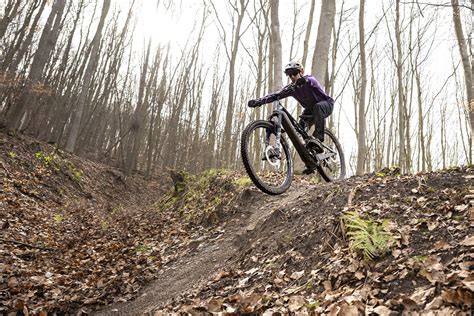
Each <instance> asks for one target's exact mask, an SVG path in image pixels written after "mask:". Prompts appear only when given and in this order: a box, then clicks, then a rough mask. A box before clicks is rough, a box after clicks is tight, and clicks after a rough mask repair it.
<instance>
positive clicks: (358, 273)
mask: <svg viewBox="0 0 474 316" xmlns="http://www.w3.org/2000/svg"><path fill="white" fill-rule="evenodd" d="M354 276H355V277H356V278H357V279H358V280H362V279H363V278H365V274H364V273H363V272H362V271H356V273H354Z"/></svg>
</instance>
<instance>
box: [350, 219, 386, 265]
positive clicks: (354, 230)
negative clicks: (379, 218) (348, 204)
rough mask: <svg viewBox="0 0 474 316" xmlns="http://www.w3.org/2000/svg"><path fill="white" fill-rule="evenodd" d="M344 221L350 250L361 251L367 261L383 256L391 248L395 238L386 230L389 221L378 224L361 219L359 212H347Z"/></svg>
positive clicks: (370, 220)
mask: <svg viewBox="0 0 474 316" xmlns="http://www.w3.org/2000/svg"><path fill="white" fill-rule="evenodd" d="M342 220H343V222H344V227H345V230H346V231H347V236H348V237H349V240H350V249H351V250H353V251H361V252H362V253H363V255H364V257H365V258H366V259H368V260H373V259H374V258H376V257H379V256H382V255H383V254H384V253H385V252H386V251H387V250H388V249H389V248H390V246H391V242H392V241H393V239H394V238H393V236H392V235H391V234H390V233H389V232H387V231H386V230H385V229H386V227H387V226H388V224H389V221H388V220H384V221H383V222H382V223H378V222H375V221H374V220H372V219H370V218H369V219H363V218H361V217H360V215H359V213H357V212H346V213H345V214H344V215H342Z"/></svg>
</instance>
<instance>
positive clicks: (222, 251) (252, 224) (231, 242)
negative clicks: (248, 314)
mask: <svg viewBox="0 0 474 316" xmlns="http://www.w3.org/2000/svg"><path fill="white" fill-rule="evenodd" d="M302 194H304V193H302V190H301V188H300V189H298V188H296V186H294V187H292V188H290V190H288V192H287V193H285V194H283V195H280V196H269V195H266V194H263V193H261V192H259V191H257V190H256V189H251V190H248V191H247V192H246V196H244V197H241V199H242V200H244V204H245V205H246V206H247V207H246V208H245V206H244V208H243V209H242V210H240V211H239V212H236V214H235V215H234V216H233V218H231V219H230V220H228V221H226V223H225V226H223V227H221V228H218V229H217V233H216V234H217V236H213V237H211V238H209V239H207V240H201V241H196V242H195V243H194V248H195V249H194V250H193V251H191V252H190V253H189V254H188V255H186V256H185V257H183V258H181V259H179V260H177V261H174V262H171V263H169V264H168V265H165V266H164V267H163V269H162V270H161V272H160V273H161V274H160V275H159V276H158V277H157V279H156V280H154V281H153V282H152V283H151V284H149V285H148V286H145V287H144V288H143V289H142V290H141V291H140V294H139V296H138V297H137V298H136V299H135V300H132V301H130V302H124V303H118V304H113V305H109V306H107V307H105V308H104V309H102V310H99V311H97V312H95V313H93V315H141V314H144V313H145V314H146V313H151V312H152V311H153V310H154V309H156V308H157V307H158V306H161V305H163V304H165V303H166V302H167V301H169V300H171V299H173V298H174V297H177V296H178V295H180V294H183V293H186V292H189V291H193V290H195V289H199V288H201V287H202V286H203V285H204V284H205V283H206V282H207V281H208V280H209V279H211V278H213V277H214V276H215V275H216V274H217V273H218V272H219V271H221V270H223V269H224V268H225V267H226V266H227V265H228V264H229V263H230V261H231V259H233V258H234V255H235V254H236V253H237V251H238V249H239V248H240V247H241V244H240V241H242V240H243V239H244V236H245V234H247V233H249V232H251V231H252V230H254V229H255V228H256V227H258V226H259V224H260V223H263V222H265V220H266V219H267V218H268V217H269V216H271V215H272V214H273V212H275V211H276V210H278V209H279V207H281V205H286V204H287V203H289V202H290V201H293V200H295V199H297V198H298V197H299V196H301V195H302Z"/></svg>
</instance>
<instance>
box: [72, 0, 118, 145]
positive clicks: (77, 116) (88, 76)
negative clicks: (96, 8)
mask: <svg viewBox="0 0 474 316" xmlns="http://www.w3.org/2000/svg"><path fill="white" fill-rule="evenodd" d="M109 7H110V0H104V4H103V7H102V14H101V16H100V21H99V25H98V26H97V30H96V33H95V35H94V38H93V39H92V42H91V44H90V46H91V53H90V56H89V60H88V62H87V68H86V71H85V73H84V78H83V84H82V91H81V93H80V94H79V99H78V101H77V108H76V109H75V112H74V115H73V117H72V124H71V130H70V132H69V137H68V141H67V144H66V150H68V151H70V152H73V151H74V150H75V147H76V141H77V138H78V136H79V128H80V126H81V121H82V115H83V113H84V107H85V105H86V104H85V103H86V99H87V96H88V92H89V89H90V86H91V82H92V76H93V72H94V70H95V68H96V66H97V62H98V59H99V54H100V50H99V48H100V41H101V38H102V30H103V28H104V24H105V17H106V16H107V12H108V11H109Z"/></svg>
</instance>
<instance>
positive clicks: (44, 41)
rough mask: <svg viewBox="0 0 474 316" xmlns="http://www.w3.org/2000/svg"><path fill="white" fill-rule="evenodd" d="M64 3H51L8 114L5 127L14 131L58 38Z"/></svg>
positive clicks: (27, 106) (40, 79)
mask: <svg viewBox="0 0 474 316" xmlns="http://www.w3.org/2000/svg"><path fill="white" fill-rule="evenodd" d="M65 4H66V0H56V1H55V2H54V4H53V7H52V9H51V12H50V14H49V16H48V19H47V21H46V24H45V26H44V28H43V32H42V34H41V38H40V41H39V44H38V49H37V50H36V53H35V57H34V58H33V62H32V63H31V69H30V72H29V74H28V83H27V85H26V87H25V88H24V90H23V93H22V94H21V97H20V99H19V101H18V103H17V104H16V106H15V107H14V108H13V111H11V113H10V115H9V116H8V119H7V124H6V127H7V129H10V130H15V131H16V130H17V129H18V128H19V127H20V123H21V120H22V117H23V116H24V114H25V113H26V112H27V111H28V110H29V106H31V105H30V104H29V103H30V102H31V98H32V96H33V94H34V92H33V91H32V90H33V88H34V86H35V85H37V84H39V83H40V82H41V81H42V76H43V71H44V67H45V65H46V63H47V61H48V58H49V56H50V55H51V52H52V51H53V50H54V47H55V45H56V42H57V40H58V36H59V32H58V31H57V29H58V27H57V25H59V23H60V21H61V18H62V14H63V10H64V6H65Z"/></svg>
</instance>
